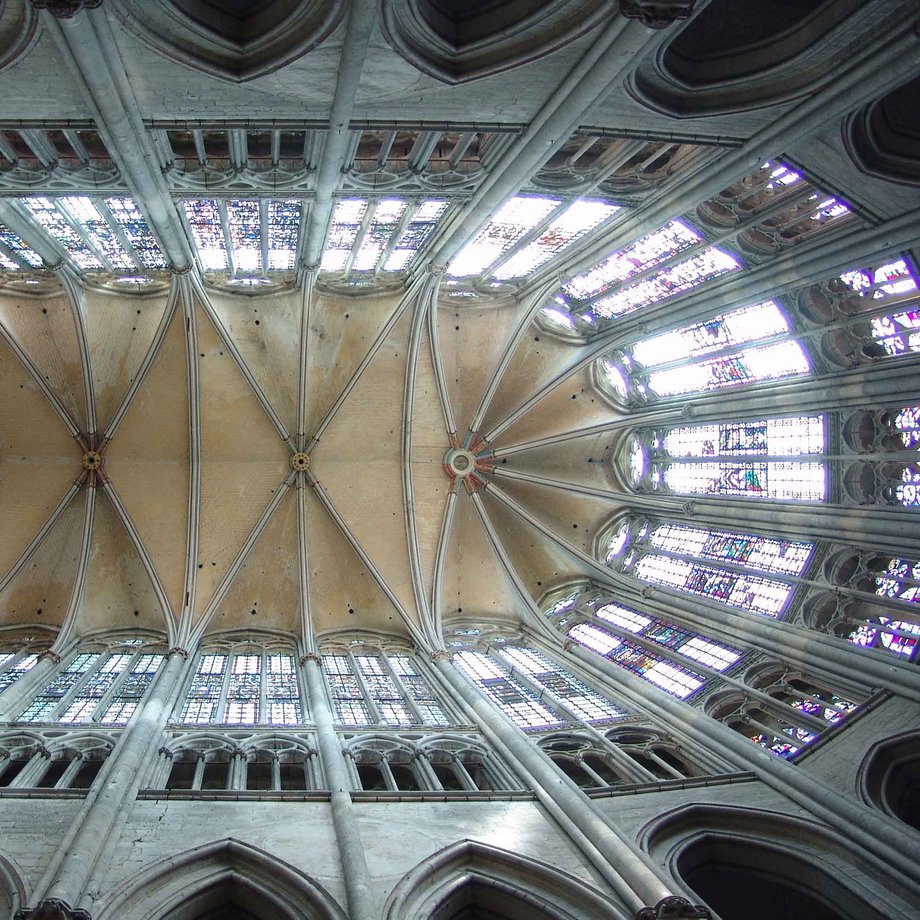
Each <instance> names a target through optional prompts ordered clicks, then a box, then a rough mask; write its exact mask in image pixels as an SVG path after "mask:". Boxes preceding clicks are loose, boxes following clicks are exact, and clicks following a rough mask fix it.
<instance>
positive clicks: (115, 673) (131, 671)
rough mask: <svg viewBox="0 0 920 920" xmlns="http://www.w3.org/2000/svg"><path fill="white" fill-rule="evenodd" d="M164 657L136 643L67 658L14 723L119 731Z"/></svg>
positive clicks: (146, 688)
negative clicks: (106, 727) (96, 726)
mask: <svg viewBox="0 0 920 920" xmlns="http://www.w3.org/2000/svg"><path fill="white" fill-rule="evenodd" d="M163 658H164V655H163V654H162V652H160V651H158V650H156V648H155V647H148V646H145V645H144V643H143V641H142V640H134V639H131V640H125V641H123V642H120V643H117V642H116V643H114V644H113V645H111V646H110V647H109V648H108V649H105V650H100V651H95V650H94V651H83V652H78V653H77V654H75V655H72V656H71V657H70V658H69V659H67V660H66V661H65V662H64V663H62V665H61V666H60V667H59V668H58V670H57V673H56V674H55V675H54V676H53V677H52V679H51V680H50V681H49V682H48V683H47V684H46V685H45V686H44V687H43V688H42V689H41V690H40V691H39V693H38V694H37V695H36V696H35V697H34V698H33V700H32V702H31V703H29V705H28V706H27V707H26V708H25V710H24V711H23V712H22V714H21V715H20V716H19V717H18V719H17V721H19V722H58V723H65V724H73V723H83V722H98V723H100V724H102V725H124V724H125V723H126V722H127V721H128V719H130V718H131V716H132V715H133V714H134V712H135V710H136V709H137V707H138V705H139V704H140V701H141V700H142V699H143V697H144V695H145V693H146V692H147V690H148V689H149V687H150V684H151V683H152V682H153V678H154V677H155V676H156V673H157V671H158V670H159V668H160V665H161V664H162V663H163Z"/></svg>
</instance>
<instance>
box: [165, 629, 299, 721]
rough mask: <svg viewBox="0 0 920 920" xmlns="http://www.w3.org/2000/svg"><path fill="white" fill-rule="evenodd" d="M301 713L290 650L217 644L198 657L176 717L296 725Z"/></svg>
mask: <svg viewBox="0 0 920 920" xmlns="http://www.w3.org/2000/svg"><path fill="white" fill-rule="evenodd" d="M303 711H304V710H303V703H302V699H301V694H300V689H299V686H298V680H297V662H296V659H295V658H294V656H293V654H291V653H290V652H289V651H287V650H285V649H283V648H275V647H263V646H254V645H244V646H235V647H234V646H229V647H228V646H223V647H222V646H217V647H214V648H210V649H206V650H205V651H203V652H202V654H201V655H200V656H199V658H198V663H197V666H196V668H195V672H194V675H193V676H192V680H191V683H190V685H189V688H188V691H187V693H186V696H185V702H184V704H183V707H182V711H181V714H180V715H179V718H178V719H177V720H176V721H178V722H181V723H188V724H205V723H216V724H222V725H257V724H269V725H297V724H299V723H301V722H303Z"/></svg>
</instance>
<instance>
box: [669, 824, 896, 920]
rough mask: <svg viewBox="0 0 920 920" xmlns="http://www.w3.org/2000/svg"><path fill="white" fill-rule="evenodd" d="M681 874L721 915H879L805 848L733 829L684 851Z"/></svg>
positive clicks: (729, 918)
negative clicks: (808, 855) (755, 838)
mask: <svg viewBox="0 0 920 920" xmlns="http://www.w3.org/2000/svg"><path fill="white" fill-rule="evenodd" d="M677 870H678V873H679V874H680V876H681V878H682V879H683V880H684V881H685V882H686V883H687V885H689V886H690V887H691V888H692V889H693V890H694V891H695V892H696V893H697V895H699V897H700V899H701V900H703V901H704V902H705V903H706V904H707V905H709V907H711V908H712V909H713V910H714V911H716V912H717V913H718V915H719V916H720V917H721V918H722V920H776V917H777V916H782V918H783V920H851V918H853V917H859V918H860V920H870V918H871V920H881V917H882V915H881V914H880V913H878V911H876V910H875V909H874V908H873V907H872V906H871V905H869V904H868V903H866V902H865V901H863V900H862V899H861V898H859V897H857V896H856V895H855V894H854V893H853V892H852V891H850V890H849V889H845V888H843V887H842V886H841V884H840V879H839V878H838V877H836V876H835V875H833V874H831V873H830V872H828V871H826V870H825V869H824V868H822V867H820V866H818V865H816V864H814V863H810V862H808V861H807V860H805V859H803V858H802V854H801V853H793V852H789V850H788V849H786V848H783V849H780V848H779V847H774V846H768V845H762V844H759V843H754V842H753V841H750V840H745V839H743V838H738V837H737V836H734V835H731V834H725V835H721V834H719V835H708V834H707V835H705V836H703V837H702V838H700V839H698V840H697V841H695V842H694V843H692V844H691V845H690V846H688V847H687V848H686V849H685V850H683V852H682V853H681V854H680V856H679V858H678V861H677Z"/></svg>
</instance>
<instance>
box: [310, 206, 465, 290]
mask: <svg viewBox="0 0 920 920" xmlns="http://www.w3.org/2000/svg"><path fill="white" fill-rule="evenodd" d="M447 208H448V202H447V201H444V200H442V199H437V198H429V199H425V200H422V201H418V200H414V199H403V198H381V199H378V200H376V201H375V200H372V199H367V198H340V199H339V200H338V201H337V202H336V205H335V208H334V210H333V212H332V223H331V224H330V227H329V234H328V236H327V237H326V245H325V248H324V249H323V257H322V262H321V263H320V271H321V272H323V273H327V274H336V275H342V276H343V277H344V278H345V279H346V280H347V279H348V278H349V277H350V276H351V274H352V273H356V277H361V276H362V275H365V277H367V275H366V274H365V273H371V272H373V273H380V272H383V273H390V272H399V271H404V270H405V269H407V268H408V266H409V264H410V263H411V261H412V259H413V258H414V257H415V255H416V254H417V253H418V251H419V250H420V249H421V247H422V246H423V245H424V244H425V242H426V241H427V240H428V238H429V237H430V236H431V234H432V233H433V232H434V230H435V228H436V227H437V226H438V223H439V221H440V220H441V218H442V217H443V216H444V214H445V213H446V211H447Z"/></svg>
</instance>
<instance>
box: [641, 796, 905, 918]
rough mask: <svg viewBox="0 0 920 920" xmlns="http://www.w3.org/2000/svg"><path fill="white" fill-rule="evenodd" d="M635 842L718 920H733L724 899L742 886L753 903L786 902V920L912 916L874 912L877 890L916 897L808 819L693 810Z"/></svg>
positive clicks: (662, 820) (663, 818) (658, 822)
mask: <svg viewBox="0 0 920 920" xmlns="http://www.w3.org/2000/svg"><path fill="white" fill-rule="evenodd" d="M638 842H639V845H640V846H641V847H642V849H643V850H644V851H645V852H647V853H649V854H650V855H651V856H652V857H653V858H654V859H655V860H656V862H658V863H660V864H664V865H665V866H666V867H667V869H668V870H669V871H670V873H671V875H672V876H673V877H674V878H676V879H680V880H681V881H682V882H683V883H684V884H685V885H686V886H688V887H689V888H691V889H693V890H694V891H695V892H696V894H697V898H698V899H700V900H702V901H704V902H705V903H707V904H708V905H709V906H710V907H712V908H714V909H716V910H718V911H719V912H720V916H725V917H732V916H738V913H737V907H736V905H734V904H732V903H731V901H730V897H729V899H728V900H723V895H727V896H730V895H731V892H732V891H734V890H735V889H737V888H739V886H740V887H741V888H742V889H750V890H751V891H757V892H758V894H757V895H756V896H755V897H754V899H753V901H752V902H750V903H754V902H757V901H758V899H760V900H762V901H764V902H765V903H777V899H778V898H779V899H783V901H784V902H785V900H786V899H787V898H788V899H789V904H790V914H789V916H790V918H791V920H794V918H796V917H809V918H812V917H814V918H821V920H830V918H839V917H860V918H865V920H883V918H884V917H888V916H891V917H902V916H903V917H908V916H910V915H911V909H910V908H909V907H908V906H907V901H906V900H902V901H901V903H900V905H899V906H900V908H901V912H900V913H899V912H898V911H897V910H896V909H893V908H892V907H891V905H885V906H884V907H881V908H880V907H879V906H877V905H878V901H877V898H876V897H875V894H874V892H875V890H876V889H877V886H878V885H879V884H882V885H888V886H890V887H891V890H892V891H897V889H898V886H899V885H901V887H902V890H904V891H905V897H907V898H910V897H912V896H913V893H914V891H915V889H913V888H910V889H908V888H904V883H903V881H902V880H901V876H899V875H896V874H895V872H894V870H887V867H885V866H884V865H882V864H880V863H878V862H875V861H874V860H873V861H867V860H866V858H865V854H864V853H860V852H857V851H854V850H853V849H852V848H851V846H850V845H849V844H848V843H847V842H846V841H845V840H844V839H842V838H840V837H839V835H836V834H835V833H834V832H833V831H831V830H830V829H829V828H827V827H824V826H822V825H821V824H818V823H817V822H815V821H813V820H808V819H806V818H802V817H798V816H792V815H787V814H781V813H778V812H775V811H771V810H767V809H761V808H749V807H748V808H746V807H738V806H732V805H703V804H691V805H685V806H681V807H678V808H676V809H674V810H673V811H670V812H667V813H665V814H663V815H660V816H659V817H657V818H655V819H653V820H652V821H650V822H649V823H648V824H647V825H646V826H645V827H644V828H643V829H642V830H641V831H640V833H639V835H638ZM887 911H891V913H887ZM745 916H747V914H746V913H745ZM754 916H755V915H754V914H753V913H752V914H751V917H752V918H753V917H754ZM756 916H761V915H760V914H757V915H756Z"/></svg>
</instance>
